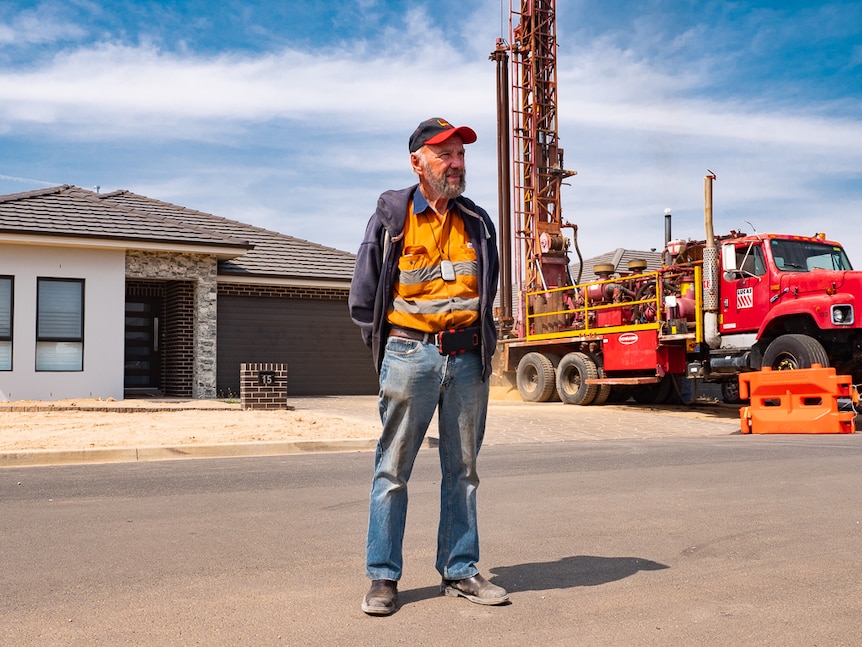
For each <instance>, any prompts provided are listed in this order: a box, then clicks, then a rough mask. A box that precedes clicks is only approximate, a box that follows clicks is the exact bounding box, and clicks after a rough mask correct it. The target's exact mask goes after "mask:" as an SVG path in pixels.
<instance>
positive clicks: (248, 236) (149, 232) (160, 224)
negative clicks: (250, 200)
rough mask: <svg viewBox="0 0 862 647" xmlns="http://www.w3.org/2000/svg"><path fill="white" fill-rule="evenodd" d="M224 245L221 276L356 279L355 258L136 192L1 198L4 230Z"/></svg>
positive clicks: (64, 190) (69, 190)
mask: <svg viewBox="0 0 862 647" xmlns="http://www.w3.org/2000/svg"><path fill="white" fill-rule="evenodd" d="M3 233H13V234H32V235H38V236H67V237H81V238H89V239H109V240H121V241H128V242H129V247H132V248H133V247H134V244H135V243H136V242H137V243H144V242H147V243H174V244H187V245H196V246H198V245H203V246H213V247H221V248H225V249H220V250H219V256H220V257H221V258H222V259H225V258H227V257H229V256H231V257H232V258H228V259H227V260H220V261H219V275H223V276H246V277H261V278H301V279H307V280H312V281H314V280H334V281H350V279H351V277H352V276H353V266H354V262H355V256H354V255H353V254H351V253H350V252H344V251H340V250H337V249H333V248H331V247H325V246H324V245H318V244H316V243H311V242H309V241H307V240H302V239H300V238H293V237H292V236H287V235H284V234H279V233H277V232H273V231H268V230H266V229H261V228H259V227H255V226H253V225H247V224H244V223H241V222H237V221H234V220H228V219H227V218H221V217H219V216H214V215H212V214H209V213H204V212H202V211H195V210H194V209H188V208H186V207H181V206H177V205H174V204H170V203H168V202H162V201H160V200H154V199H152V198H148V197H146V196H142V195H138V194H135V193H132V192H130V191H115V192H113V193H104V194H101V193H94V192H92V191H87V190H86V189H82V188H79V187H76V186H71V185H63V186H59V187H53V188H50V189H41V190H38V191H29V192H26V193H15V194H11V195H5V196H0V234H3Z"/></svg>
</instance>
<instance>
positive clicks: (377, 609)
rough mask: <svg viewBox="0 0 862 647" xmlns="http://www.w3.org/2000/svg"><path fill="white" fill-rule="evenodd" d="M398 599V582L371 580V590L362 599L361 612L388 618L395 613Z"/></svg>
mask: <svg viewBox="0 0 862 647" xmlns="http://www.w3.org/2000/svg"><path fill="white" fill-rule="evenodd" d="M397 598H398V582H393V581H392V580H372V581H371V588H370V589H368V593H366V594H365V597H364V598H363V599H362V610H363V611H365V613H367V614H369V615H372V616H388V615H389V614H391V613H392V612H394V611H395V600H396V599H397Z"/></svg>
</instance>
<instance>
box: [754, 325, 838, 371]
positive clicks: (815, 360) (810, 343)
mask: <svg viewBox="0 0 862 647" xmlns="http://www.w3.org/2000/svg"><path fill="white" fill-rule="evenodd" d="M812 364H820V365H821V366H822V367H823V368H827V367H828V366H829V357H828V356H827V355H826V351H825V350H824V349H823V346H822V345H821V344H820V342H819V341H817V340H816V339H814V337H809V336H808V335H796V334H791V335H781V337H776V338H775V339H774V340H772V343H771V344H769V346H768V347H767V348H766V352H765V353H763V366H768V367H770V368H771V369H772V370H773V371H793V370H796V369H799V368H811V365H812Z"/></svg>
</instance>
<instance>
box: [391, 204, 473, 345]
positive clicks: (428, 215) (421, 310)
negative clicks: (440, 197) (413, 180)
mask: <svg viewBox="0 0 862 647" xmlns="http://www.w3.org/2000/svg"><path fill="white" fill-rule="evenodd" d="M403 241H404V242H403V247H402V251H401V257H400V258H399V259H398V270H399V275H398V279H397V280H396V282H395V285H394V288H393V298H392V305H391V306H390V308H389V315H388V319H389V323H390V324H392V325H393V326H399V327H401V328H412V329H414V330H420V331H422V332H439V331H440V330H445V329H449V328H463V327H465V326H472V325H474V324H475V323H476V322H477V321H478V320H479V280H478V275H477V272H478V264H477V263H476V250H475V249H474V248H473V243H472V242H471V241H470V238H469V236H468V234H467V232H466V231H465V229H464V221H463V220H462V219H461V216H460V214H459V213H458V211H457V209H456V208H454V207H453V206H452V205H451V203H450V208H449V209H447V211H446V213H445V214H443V215H438V214H437V213H436V212H435V211H434V209H432V208H431V206H430V205H429V204H428V201H427V200H426V199H425V197H424V196H423V195H422V192H421V191H416V193H415V195H414V198H413V201H412V202H411V203H410V207H409V212H408V214H407V221H406V223H405V225H404V239H403ZM447 261H448V262H450V263H451V265H452V269H453V270H454V274H455V277H454V280H448V281H447V280H445V279H444V278H443V277H444V272H443V267H442V266H443V265H444V264H446V262H447Z"/></svg>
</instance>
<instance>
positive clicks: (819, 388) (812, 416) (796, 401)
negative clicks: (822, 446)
mask: <svg viewBox="0 0 862 647" xmlns="http://www.w3.org/2000/svg"><path fill="white" fill-rule="evenodd" d="M851 382H852V378H851V377H850V376H849V375H836V374H835V369H834V368H823V367H822V366H821V365H820V364H814V365H813V366H812V367H811V368H804V369H798V370H795V371H773V370H772V369H771V368H764V369H762V370H761V371H758V372H756V373H742V374H741V375H740V376H739V396H740V397H741V398H743V399H745V398H748V399H749V406H747V407H742V408H741V409H740V411H739V421H740V426H741V428H742V433H744V434H752V433H753V434H852V433H855V431H856V424H855V422H854V418H855V417H856V413H855V412H854V411H839V410H838V398H842V397H843V398H852V400H853V403H854V404H855V403H857V402H858V401H859V396H858V393H857V392H856V387H855V386H853V384H852V383H851Z"/></svg>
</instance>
